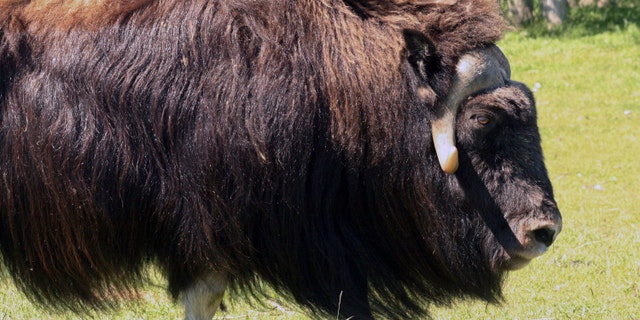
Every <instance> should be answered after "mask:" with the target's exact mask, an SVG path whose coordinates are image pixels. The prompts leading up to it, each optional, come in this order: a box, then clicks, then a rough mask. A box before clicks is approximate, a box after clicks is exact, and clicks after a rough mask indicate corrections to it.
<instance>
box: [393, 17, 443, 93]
mask: <svg viewBox="0 0 640 320" xmlns="http://www.w3.org/2000/svg"><path fill="white" fill-rule="evenodd" d="M402 36H403V37H404V41H405V45H406V55H407V61H408V62H409V63H410V64H411V66H412V67H413V68H414V71H415V72H416V74H417V75H419V76H420V77H421V78H422V80H424V81H426V80H427V79H428V76H427V75H428V74H430V73H431V71H435V70H433V69H434V68H437V66H439V61H440V59H439V57H438V55H437V53H436V47H435V45H434V44H433V42H432V41H431V39H429V38H428V37H427V36H426V35H425V34H424V33H422V32H420V31H416V30H410V29H405V30H403V31H402Z"/></svg>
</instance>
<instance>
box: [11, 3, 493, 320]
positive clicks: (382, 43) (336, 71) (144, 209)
mask: <svg viewBox="0 0 640 320" xmlns="http://www.w3.org/2000/svg"><path fill="white" fill-rule="evenodd" d="M452 3H453V2H447V1H416V2H415V3H413V2H411V1H409V2H400V1H398V2H394V1H390V2H382V1H380V2H378V1H346V2H342V1H317V2H306V1H264V2H250V1H223V2H207V1H194V2H187V3H182V2H180V1H178V2H165V1H159V2H158V1H151V0H140V1H134V2H125V1H113V2H110V1H105V2H83V3H76V2H70V1H61V2H53V1H52V2H48V3H47V2H21V1H13V0H2V1H0V28H1V29H0V173H1V177H2V179H1V180H0V219H1V222H2V223H1V224H0V249H1V250H2V254H3V257H2V260H3V262H4V264H5V265H6V267H7V268H8V270H9V272H10V274H11V275H12V277H13V279H14V281H15V282H16V284H17V285H18V287H20V288H21V289H22V290H24V291H25V292H26V293H27V294H28V295H29V297H31V298H32V299H33V300H35V301H36V302H39V303H42V304H44V305H46V306H52V307H63V308H69V309H72V310H75V311H87V310H90V309H93V308H102V307H106V306H110V305H111V304H112V303H115V302H117V300H118V297H119V296H121V295H123V294H126V293H127V292H128V291H130V290H135V287H136V285H138V284H139V283H140V281H141V280H142V279H144V273H143V269H144V268H143V267H144V266H145V264H147V263H156V264H157V265H159V267H160V268H161V270H162V271H163V272H164V274H165V275H166V277H167V279H168V280H169V291H170V292H171V293H172V294H173V295H174V297H177V296H178V295H179V294H180V293H181V292H182V291H184V290H185V289H186V288H188V287H189V286H190V285H191V284H192V283H193V282H194V281H195V280H196V279H198V278H199V277H202V276H204V275H206V274H208V273H211V272H217V273H226V274H229V275H231V279H230V280H231V281H232V284H235V285H237V286H238V287H245V288H254V286H253V281H254V280H253V279H254V277H253V273H254V272H257V273H258V274H259V275H260V276H262V278H263V279H266V280H267V281H268V282H270V283H271V284H272V285H273V286H275V287H276V288H278V289H281V290H283V292H284V291H288V292H289V294H290V295H291V296H292V297H293V299H294V300H296V301H297V302H299V303H301V304H303V305H307V306H310V307H312V308H320V309H323V310H324V311H329V312H334V310H335V309H336V308H337V309H338V310H339V309H340V307H341V305H340V301H337V300H336V301H329V299H332V298H330V297H328V295H329V292H333V291H335V288H336V285H335V283H339V284H340V285H343V286H345V287H352V288H356V289H355V290H354V292H356V293H355V294H356V295H361V294H362V292H361V290H360V289H362V287H363V286H364V287H367V280H366V277H367V275H366V274H362V272H360V269H362V268H369V270H367V271H368V272H370V273H371V274H373V275H386V276H388V279H376V280H373V283H372V284H370V285H373V286H376V289H375V293H374V294H372V295H371V296H370V297H369V298H367V297H364V298H363V299H364V300H365V303H367V299H369V302H370V303H372V304H373V305H374V309H375V310H374V311H375V312H378V313H382V314H388V315H393V316H398V315H401V314H407V315H410V314H414V315H415V314H422V313H423V312H424V311H425V309H424V308H425V306H426V304H427V302H429V301H431V300H430V298H431V297H435V298H434V299H435V300H436V301H439V302H448V301H449V299H450V295H464V294H462V293H460V292H457V291H455V290H454V291H453V292H452V293H451V292H449V293H447V290H444V291H442V290H441V288H439V287H438V285H434V284H425V283H426V281H429V279H425V278H424V275H422V274H421V275H419V276H417V277H415V278H412V276H411V275H409V273H407V274H404V273H406V271H413V269H414V268H419V267H420V266H419V265H418V264H419V263H422V262H423V261H422V260H421V258H418V257H407V258H406V259H404V261H400V259H396V260H398V261H393V262H394V263H396V265H393V264H389V261H381V260H380V259H381V258H380V255H376V254H375V253H374V252H371V250H372V245H371V243H379V242H380V243H381V242H385V243H386V244H385V246H386V247H387V248H390V249H389V251H390V250H392V248H393V247H394V245H396V244H398V243H401V242H403V241H406V239H405V238H406V236H397V237H396V238H394V237H395V236H394V235H389V234H369V235H368V236H367V237H370V238H369V239H363V238H362V237H361V236H362V233H363V232H364V233H366V232H369V231H372V230H373V231H379V230H385V231H389V230H391V229H393V228H391V227H390V226H389V225H382V226H374V227H368V226H358V224H359V223H360V222H358V219H359V218H361V216H362V215H364V214H365V213H366V211H367V210H369V209H371V208H376V207H380V206H382V207H384V206H388V205H389V204H380V203H375V201H374V200H372V196H371V194H367V191H366V190H365V188H364V187H363V183H365V181H367V179H375V177H376V176H379V175H384V174H391V175H393V174H397V175H399V176H402V175H411V174H414V173H412V172H405V171H406V169H404V168H403V167H402V166H404V165H406V163H407V162H409V163H410V162H411V160H412V159H411V158H410V159H409V160H406V161H405V160H403V157H404V156H405V154H404V153H403V152H405V151H404V150H402V148H400V147H398V137H402V139H400V140H402V141H404V140H407V139H410V138H415V137H413V136H412V134H413V132H411V131H410V130H412V129H411V128H412V126H415V125H419V124H420V123H422V124H424V121H426V119H415V118H413V116H414V115H415V114H417V113H420V112H421V111H420V110H419V109H418V108H423V107H424V106H422V105H418V104H416V101H415V99H416V97H415V96H414V95H413V94H412V93H411V91H410V85H411V83H408V82H407V81H408V80H407V79H406V74H404V73H403V66H404V63H405V61H404V60H403V59H404V54H405V52H404V46H405V44H404V42H403V41H404V40H403V38H402V31H403V30H406V29H413V30H421V31H424V32H427V33H428V32H431V34H430V35H431V37H432V39H431V40H433V41H434V43H436V45H437V46H438V48H439V53H440V54H441V55H442V68H443V70H447V68H449V69H450V68H452V67H453V65H454V64H455V62H456V60H457V57H458V56H459V55H460V54H462V53H463V52H465V51H468V50H470V49H473V48H475V47H478V46H482V45H485V44H489V43H492V42H494V41H496V40H497V38H498V37H499V36H500V27H501V23H502V20H501V19H500V17H499V15H498V13H497V9H496V6H495V4H493V2H492V1H485V2H481V1H458V2H457V3H454V4H452ZM443 74H446V73H443ZM443 77H444V76H443ZM445 78H446V77H445ZM446 80H447V79H443V80H442V81H443V83H446ZM436 89H438V88H436ZM438 93H440V94H442V92H438ZM407 130H409V131H407ZM417 138H418V139H424V140H419V141H418V142H406V144H407V145H413V144H414V143H415V144H417V145H420V143H421V142H422V143H427V144H428V143H429V142H428V138H429V137H417ZM403 143H404V142H403ZM425 150H426V148H425ZM431 160H433V159H431ZM399 179H400V178H399ZM434 179H435V180H434V181H435V182H434V183H437V182H438V180H437V178H434ZM384 181H387V180H384ZM389 181H394V180H393V179H390V180H389ZM371 184H372V185H375V182H373V183H371ZM423 191H424V190H418V191H416V192H417V193H420V192H423ZM372 201H374V202H373V203H372ZM343 204H344V206H343ZM391 206H392V207H394V206H397V208H395V207H394V210H397V211H402V210H405V209H406V207H404V206H399V205H397V204H392V205H391ZM408 207H411V205H409V206H408ZM373 211H375V210H373ZM399 220H402V219H399ZM403 225H406V226H407V227H408V228H411V227H415V226H411V222H410V221H409V220H407V221H398V222H397V225H395V226H403ZM367 230H369V231H367ZM407 234H409V235H411V232H408V233H407ZM414 236H416V237H419V236H420V235H419V234H414ZM378 238H379V239H378ZM372 239H373V240H372ZM387 242H388V243H387ZM399 247H406V243H405V244H403V245H399ZM401 253H406V254H411V255H413V254H416V255H420V254H422V249H420V248H415V251H414V252H398V253H394V256H393V257H394V258H397V256H395V255H399V254H401ZM431 263H434V262H433V261H432V262H431ZM435 264H437V262H435ZM363 266H366V267H363ZM355 269H357V270H358V272H355V273H354V272H352V271H353V270H355ZM341 273H344V274H341ZM354 274H357V275H358V276H355V277H354V276H353V275H354ZM412 282H413V284H411V283H412ZM495 282H496V283H499V279H498V280H495ZM496 283H492V284H491V287H492V289H487V290H488V291H491V292H489V293H486V297H485V298H487V299H490V300H492V299H493V300H494V299H495V297H494V295H496V293H495V292H493V290H494V289H495V288H493V287H494V286H495V285H496ZM363 290H364V291H365V293H366V291H367V289H366V288H365V289H363ZM407 290H409V291H410V292H407ZM441 291H442V292H441ZM358 299H360V300H361V299H362V297H357V299H354V302H353V305H351V306H350V305H349V304H348V303H345V304H344V305H343V306H342V307H343V308H344V309H343V310H345V309H346V310H347V311H346V312H349V308H350V307H351V308H352V309H353V310H355V311H354V312H357V311H358V310H362V309H366V308H367V307H366V306H361V305H358V303H362V301H357V300H358ZM385 301H387V302H385ZM385 303H386V304H385Z"/></svg>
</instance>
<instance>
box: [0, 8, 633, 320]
mask: <svg viewBox="0 0 640 320" xmlns="http://www.w3.org/2000/svg"><path fill="white" fill-rule="evenodd" d="M621 3H622V4H625V5H629V4H631V3H632V2H630V1H626V2H625V1H621ZM632 8H635V9H632V10H633V12H635V13H638V8H637V6H635V7H633V6H632ZM627 9H628V8H627ZM630 10H631V9H630ZM623 11H624V10H623ZM606 14H607V15H609V16H605V15H604V14H603V13H602V12H600V13H598V12H593V11H589V10H585V11H584V12H579V13H574V14H573V16H574V17H576V16H578V17H581V16H585V15H586V16H589V17H591V18H590V19H592V20H593V21H596V24H589V23H581V22H579V21H578V22H576V21H570V22H569V23H570V24H572V25H573V29H571V30H568V29H566V30H559V31H558V30H555V31H554V30H550V31H549V30H547V31H544V30H542V29H535V28H529V29H527V30H525V31H520V32H514V33H510V34H508V35H507V36H506V38H505V39H504V40H503V41H502V42H501V43H500V46H501V47H502V49H503V50H504V52H505V54H506V55H507V56H508V57H509V59H510V61H511V65H512V69H513V72H512V73H513V76H512V77H513V78H514V79H516V80H519V81H522V82H524V83H526V84H527V85H528V86H529V87H531V88H537V90H536V99H537V103H538V112H539V126H540V130H541V133H542V136H543V139H544V141H543V147H544V150H545V156H546V163H547V167H548V169H549V173H550V177H551V180H552V182H553V185H554V188H555V193H556V199H557V201H558V204H559V206H560V209H561V210H562V213H563V217H564V231H563V232H562V234H561V235H560V237H559V238H558V240H557V242H556V244H555V245H554V246H553V247H552V248H551V250H550V251H549V252H548V253H547V254H546V255H545V256H543V257H541V258H539V259H537V260H536V261H534V262H533V263H532V264H531V265H530V266H528V267H527V268H525V269H523V270H521V271H517V272H514V273H512V274H511V275H510V276H509V279H508V280H507V282H506V285H505V288H504V293H505V298H506V301H505V303H504V304H503V305H501V306H493V305H487V304H485V303H478V302H460V303H458V304H457V305H455V306H454V307H453V308H432V311H433V315H434V317H435V318H437V319H640V27H639V26H640V23H639V21H638V19H640V14H636V15H629V16H626V17H627V18H628V19H626V20H625V21H626V22H625V21H617V20H616V19H619V17H620V16H624V14H625V13H624V12H613V11H612V12H609V13H606ZM612 17H613V18H612ZM633 19H636V20H633ZM154 279H155V280H154V283H155V285H150V286H148V287H146V288H144V289H143V290H141V292H140V295H139V299H138V302H139V303H132V304H130V305H127V306H126V307H125V308H122V309H121V310H117V311H114V312H112V313H107V314H104V315H100V317H99V318H101V319H176V318H180V317H181V314H182V311H181V309H180V306H178V305H174V304H172V302H171V301H169V300H168V298H167V297H166V295H165V294H164V291H163V289H162V285H163V281H162V280H161V279H158V278H154ZM42 318H54V319H67V318H69V319H72V318H76V317H75V316H74V315H68V314H63V315H54V314H50V313H48V312H46V311H43V310H41V309H35V307H33V306H32V305H31V304H29V303H28V302H27V301H26V300H24V298H23V296H22V295H21V294H20V293H18V292H17V291H16V289H15V288H14V287H13V286H12V285H11V284H10V283H9V281H3V282H2V283H1V284H0V319H42ZM218 318H223V319H301V318H303V319H304V318H305V316H303V315H302V314H301V313H299V312H296V311H291V310H288V309H285V308H282V307H280V305H279V304H278V303H276V302H274V301H267V302H266V304H265V307H263V308H262V309H256V308H253V307H248V306H246V305H242V304H239V305H236V304H233V305H231V306H230V308H229V310H228V311H227V312H226V313H220V314H219V316H218Z"/></svg>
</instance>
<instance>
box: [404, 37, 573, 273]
mask: <svg viewBox="0 0 640 320" xmlns="http://www.w3.org/2000/svg"><path fill="white" fill-rule="evenodd" d="M404 36H405V40H406V43H407V54H408V55H407V61H408V62H409V64H410V68H411V69H412V70H413V72H412V74H413V75H414V77H413V78H414V79H417V80H415V82H414V87H415V88H416V89H415V90H416V96H417V97H418V99H420V100H422V101H423V103H425V104H426V105H432V106H433V107H434V108H435V109H434V110H433V117H432V121H431V131H432V138H433V146H434V149H435V153H436V155H437V158H438V161H439V164H440V168H441V169H442V171H443V172H445V173H447V174H449V175H451V176H452V177H450V179H452V180H455V182H457V183H454V184H456V185H457V186H458V187H459V188H460V190H453V192H454V193H455V192H456V191H460V192H461V193H462V196H461V197H460V199H464V200H462V202H463V203H458V204H457V205H460V206H462V207H461V208H459V212H474V213H475V214H476V215H479V216H481V217H482V219H483V220H484V223H485V224H486V226H487V227H488V228H489V229H490V231H491V232H490V233H488V234H491V235H492V237H489V238H488V239H487V241H485V250H486V252H490V254H491V261H492V264H493V268H494V269H495V270H496V271H505V270H513V269H518V268H521V267H523V266H525V265H526V264H527V263H528V262H529V261H531V259H533V258H535V257H537V256H539V255H541V254H543V253H544V252H546V250H547V248H548V247H549V246H550V245H551V244H552V243H553V241H554V240H555V238H556V236H557V235H558V233H559V232H560V230H561V228H562V219H561V216H560V212H559V211H558V208H557V205H556V203H555V201H554V199H553V190H552V187H551V183H550V181H549V178H548V175H547V171H546V168H545V166H544V162H543V155H542V148H541V146H540V134H539V132H538V126H537V119H536V109H535V102H534V99H533V96H532V94H531V92H530V90H529V89H527V87H526V86H524V85H523V84H521V83H518V82H514V81H511V79H510V77H511V70H510V66H509V62H508V60H507V58H506V57H505V56H504V54H503V53H502V52H501V51H500V49H499V48H498V47H497V46H495V45H488V46H486V47H480V48H477V49H475V50H472V51H470V52H466V53H464V54H462V55H461V56H460V57H459V59H458V61H457V63H456V65H455V67H454V68H447V67H442V66H443V65H446V63H444V62H443V59H442V57H441V56H439V54H438V48H437V45H436V44H434V43H433V42H432V41H430V39H428V38H427V37H426V36H425V35H424V34H421V33H419V32H414V31H405V33H404ZM447 72H450V73H452V76H450V80H449V81H443V79H446V78H447V76H443V75H442V74H443V73H445V74H446V73H447ZM445 83H446V85H445ZM436 97H437V98H436ZM454 189H455V188H454ZM496 241H497V242H498V244H496V243H495V242H496Z"/></svg>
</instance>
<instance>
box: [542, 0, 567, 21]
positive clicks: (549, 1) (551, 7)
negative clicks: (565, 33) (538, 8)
mask: <svg viewBox="0 0 640 320" xmlns="http://www.w3.org/2000/svg"><path fill="white" fill-rule="evenodd" d="M541 3H542V15H543V16H544V18H545V20H547V23H549V25H551V26H558V25H561V24H562V22H564V20H565V19H566V18H567V11H568V9H569V3H568V2H567V0H541Z"/></svg>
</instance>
